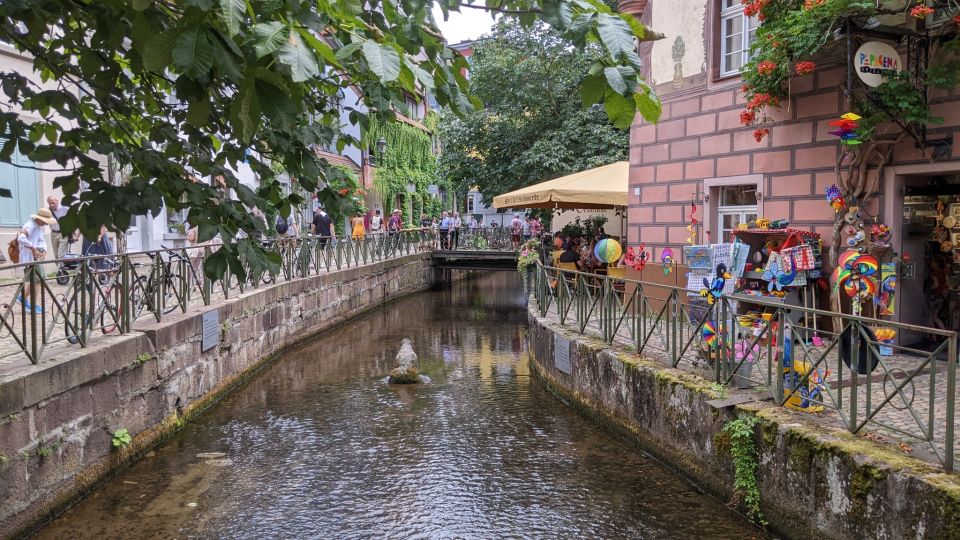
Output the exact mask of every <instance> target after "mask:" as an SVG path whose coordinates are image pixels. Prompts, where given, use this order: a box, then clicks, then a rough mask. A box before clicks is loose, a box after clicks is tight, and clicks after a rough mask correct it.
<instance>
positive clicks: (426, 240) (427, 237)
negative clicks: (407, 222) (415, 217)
mask: <svg viewBox="0 0 960 540" xmlns="http://www.w3.org/2000/svg"><path fill="white" fill-rule="evenodd" d="M432 244H433V218H430V217H427V215H426V214H420V249H427V247H428V246H430V245H432Z"/></svg>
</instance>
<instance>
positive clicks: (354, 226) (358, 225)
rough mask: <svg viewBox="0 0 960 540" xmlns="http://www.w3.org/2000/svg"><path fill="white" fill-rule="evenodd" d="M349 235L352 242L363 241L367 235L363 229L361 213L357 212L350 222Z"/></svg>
mask: <svg viewBox="0 0 960 540" xmlns="http://www.w3.org/2000/svg"><path fill="white" fill-rule="evenodd" d="M350 226H351V233H350V238H351V239H353V240H354V241H360V240H363V239H364V237H365V236H366V234H367V230H366V229H365V228H364V223H363V212H361V211H360V210H357V215H356V216H354V218H353V219H351V220H350Z"/></svg>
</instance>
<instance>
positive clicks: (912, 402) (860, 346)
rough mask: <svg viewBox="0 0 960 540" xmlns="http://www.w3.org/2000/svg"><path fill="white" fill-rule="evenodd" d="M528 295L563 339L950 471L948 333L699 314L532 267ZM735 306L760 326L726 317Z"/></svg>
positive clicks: (665, 295)
mask: <svg viewBox="0 0 960 540" xmlns="http://www.w3.org/2000/svg"><path fill="white" fill-rule="evenodd" d="M533 294H534V295H535V298H536V301H537V309H538V310H539V313H540V315H541V316H543V317H551V318H554V319H555V320H556V321H557V322H559V324H561V325H563V326H565V327H568V328H572V329H574V330H576V331H578V332H580V333H583V334H588V335H592V336H595V337H598V338H600V339H601V340H603V341H604V342H605V343H608V344H611V343H613V342H615V341H616V342H619V343H621V344H622V345H626V346H628V347H630V348H633V349H634V350H635V351H636V352H637V354H640V355H653V356H658V357H660V358H661V359H662V360H663V361H664V362H665V363H666V364H667V365H669V366H671V367H680V368H684V369H688V370H694V371H699V372H700V373H701V375H702V376H704V377H706V378H708V379H710V380H712V381H714V382H715V383H717V384H719V385H725V386H726V385H732V386H736V387H740V388H753V389H754V390H755V391H759V392H761V393H763V394H766V395H768V396H770V397H772V399H773V401H774V402H775V403H777V404H779V405H781V406H786V407H791V408H794V409H799V410H803V411H807V412H818V411H828V412H830V413H833V414H832V416H834V417H835V419H836V420H838V421H839V422H840V423H841V424H842V425H843V426H844V427H845V428H846V429H847V430H848V431H849V432H850V433H860V432H863V431H867V430H878V431H879V432H882V433H884V434H885V435H886V437H888V438H893V437H906V438H907V440H908V441H912V442H921V441H922V442H923V443H926V444H925V445H924V446H926V447H928V449H929V451H930V452H931V453H932V454H934V455H935V456H936V458H937V459H938V460H939V461H940V463H941V464H942V465H943V467H944V469H946V470H947V471H953V467H954V452H955V448H954V445H955V439H954V430H955V425H954V422H955V402H956V371H957V360H958V358H957V355H958V349H957V345H958V334H957V333H956V332H952V331H947V330H941V329H937V328H926V327H920V326H915V325H909V324H903V323H897V322H892V321H887V320H879V319H872V318H868V317H859V316H853V315H845V314H838V313H834V312H830V311H823V310H819V309H812V308H807V307H802V306H794V305H786V304H785V303H784V302H782V301H778V299H777V298H765V297H759V298H758V297H747V296H744V295H742V294H738V293H735V294H731V295H722V296H721V297H720V298H717V299H716V300H715V301H714V302H713V303H712V304H708V305H706V306H703V305H702V302H691V298H692V297H691V294H690V293H689V292H688V291H687V290H686V289H683V288H680V287H674V286H668V285H661V284H654V283H646V282H643V281H636V280H631V279H623V278H611V277H609V276H599V275H596V274H588V273H584V272H578V271H572V270H564V269H560V268H554V267H551V266H545V265H543V264H540V263H537V264H536V267H535V269H534V280H533ZM693 297H694V298H699V296H698V295H696V293H694V295H693ZM745 302H748V303H749V304H751V305H752V306H753V309H755V310H759V312H760V313H761V316H760V317H759V318H756V317H751V316H749V315H744V314H743V313H742V311H741V312H740V313H738V307H739V305H740V304H741V303H745ZM825 320H831V321H835V323H834V329H833V330H830V331H826V330H824V328H823V326H822V325H820V324H817V321H821V322H822V321H825ZM878 328H884V329H892V330H894V331H895V332H897V334H898V335H900V336H904V335H907V334H909V335H914V336H925V337H926V339H927V343H926V344H925V346H924V347H922V348H921V347H917V346H907V345H903V344H897V343H890V342H883V341H880V340H878V339H877V337H876V334H875V332H876V330H877V329H878ZM901 341H904V340H901ZM878 438H879V439H883V438H884V436H883V435H881V436H879V437H878ZM905 444H908V443H905ZM901 448H902V447H901ZM907 448H910V447H909V445H908V446H907Z"/></svg>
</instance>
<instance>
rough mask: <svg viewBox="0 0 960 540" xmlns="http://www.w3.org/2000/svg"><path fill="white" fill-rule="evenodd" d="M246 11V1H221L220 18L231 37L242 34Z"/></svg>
mask: <svg viewBox="0 0 960 540" xmlns="http://www.w3.org/2000/svg"><path fill="white" fill-rule="evenodd" d="M245 9H246V2H244V0H220V16H221V18H222V19H223V24H224V25H226V27H227V32H229V33H230V36H231V37H232V36H235V35H237V34H238V33H240V23H241V22H242V21H243V12H244V10H245Z"/></svg>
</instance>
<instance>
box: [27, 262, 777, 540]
mask: <svg viewBox="0 0 960 540" xmlns="http://www.w3.org/2000/svg"><path fill="white" fill-rule="evenodd" d="M525 331H526V310H525V306H524V298H523V294H522V292H521V290H520V288H519V284H518V280H517V277H516V274H513V273H509V272H499V273H498V272H493V273H487V274H485V275H482V276H480V277H478V278H475V279H472V280H468V281H463V282H460V283H457V284H455V285H453V287H452V288H451V289H446V290H440V291H432V292H428V293H423V294H419V295H416V296H412V297H409V298H406V299H403V300H401V301H398V302H396V303H394V304H391V305H389V306H387V307H385V308H383V309H379V310H377V311H375V312H373V313H371V314H369V315H368V316H366V317H364V318H362V319H360V320H358V321H355V322H352V323H350V324H348V325H346V326H344V327H341V328H338V329H335V330H334V331H331V332H329V333H326V334H324V335H322V336H320V337H319V338H318V339H316V340H315V341H312V342H311V343H309V344H307V345H305V346H303V347H300V348H298V349H296V350H294V351H291V352H290V353H289V354H287V355H286V356H285V357H284V358H282V359H280V360H278V361H277V362H275V363H274V364H273V365H271V366H270V367H269V368H268V369H266V370H264V371H263V372H262V373H260V374H259V375H258V376H257V377H256V378H254V379H253V380H252V381H250V382H249V383H247V384H246V385H245V386H244V387H242V388H241V389H239V390H238V391H236V392H234V393H233V394H232V395H230V396H229V397H228V398H226V399H225V400H223V401H222V402H220V403H218V404H217V405H216V406H215V407H214V408H213V409H212V410H210V411H208V412H207V413H206V414H204V415H202V416H201V417H200V418H198V419H196V420H195V421H193V422H191V423H190V424H188V425H187V426H186V427H185V428H184V429H183V430H182V431H181V432H180V433H178V434H177V435H176V436H174V437H173V438H172V439H170V440H169V441H168V442H166V443H165V444H163V445H162V446H161V447H159V448H158V449H156V450H155V451H153V452H151V453H150V454H149V455H147V456H146V457H144V458H143V459H142V460H140V461H139V462H138V463H136V464H135V465H134V466H132V467H130V468H128V469H126V470H124V471H123V472H122V473H121V474H119V475H118V476H117V477H115V478H113V479H112V480H111V481H110V482H109V483H108V484H107V485H105V486H103V487H102V488H100V489H99V490H98V491H96V492H95V493H94V494H93V495H91V496H90V497H88V498H87V499H85V500H84V501H82V502H81V503H80V504H78V505H76V506H75V507H73V508H72V509H71V510H70V511H68V512H67V513H66V514H64V515H63V516H61V517H60V518H59V519H57V520H56V521H54V522H53V523H51V524H50V525H48V526H47V527H46V528H44V529H43V530H41V531H40V533H39V534H38V535H37V536H38V537H39V538H97V539H105V538H369V537H382V538H506V537H510V538H519V537H526V538H531V537H532V538H712V539H719V538H750V537H757V536H759V533H757V531H755V530H754V529H752V528H751V527H750V526H749V524H747V523H746V522H745V521H743V520H742V519H741V518H740V517H739V516H737V515H734V514H732V513H731V512H730V511H729V510H727V508H726V507H725V506H724V505H723V504H722V503H721V502H719V501H716V500H714V499H712V498H709V497H707V496H705V495H702V494H700V493H698V492H697V490H696V489H694V488H693V487H692V486H691V485H690V484H688V483H687V482H685V481H684V480H682V479H681V478H679V477H677V476H675V475H673V474H672V473H671V472H669V471H668V470H666V469H664V468H663V467H661V466H660V465H659V464H657V463H656V462H653V461H651V460H650V459H647V458H646V457H644V456H643V455H642V454H641V453H640V452H638V451H637V450H636V449H633V448H631V447H629V446H627V445H625V444H624V443H622V442H620V441H619V440H618V439H616V438H615V437H613V436H611V435H608V434H607V433H605V432H604V431H602V430H600V429H598V428H597V427H596V426H594V425H593V424H591V422H590V421H588V420H586V419H584V418H583V417H581V416H579V415H578V414H576V413H575V412H573V411H572V410H570V409H568V408H567V407H566V406H565V405H563V404H562V403H561V402H560V401H558V400H557V399H556V398H554V397H553V396H552V395H550V394H549V393H548V392H547V391H546V390H545V389H544V388H543V386H542V384H541V383H540V382H539V381H538V380H536V378H535V377H533V376H531V374H530V369H529V358H528V352H527V348H526V343H525ZM404 337H410V338H411V339H412V340H413V343H414V346H415V348H416V351H417V353H418V354H419V355H420V360H421V370H422V371H423V372H425V373H426V374H427V375H429V376H430V377H431V378H432V382H431V383H429V384H424V385H419V386H417V387H397V386H390V385H387V384H386V383H385V382H383V379H384V377H385V375H386V373H387V372H388V371H389V369H390V367H391V364H392V362H393V357H394V355H395V354H396V352H397V348H398V346H399V344H400V341H401V339H403V338H404Z"/></svg>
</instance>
